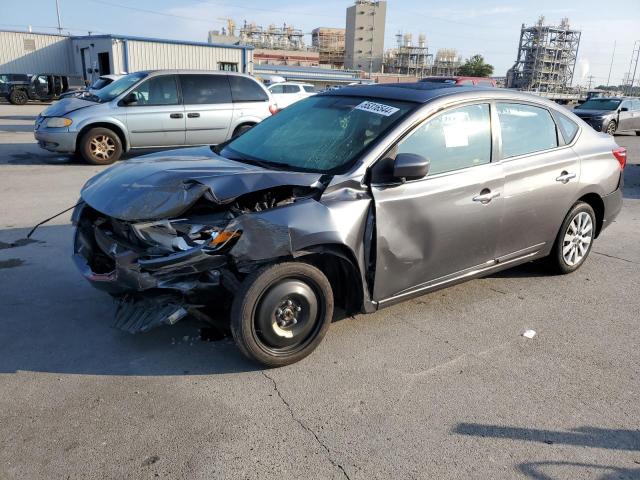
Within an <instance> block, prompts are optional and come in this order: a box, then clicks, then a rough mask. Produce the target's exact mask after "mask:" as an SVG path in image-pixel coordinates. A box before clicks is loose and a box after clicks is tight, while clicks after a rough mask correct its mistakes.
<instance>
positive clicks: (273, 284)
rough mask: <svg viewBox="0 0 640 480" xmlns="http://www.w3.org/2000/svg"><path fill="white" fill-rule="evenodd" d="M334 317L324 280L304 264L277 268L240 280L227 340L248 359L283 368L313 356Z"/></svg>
mask: <svg viewBox="0 0 640 480" xmlns="http://www.w3.org/2000/svg"><path fill="white" fill-rule="evenodd" d="M289 302H291V303H289ZM332 317H333V291H332V289H331V285H330V284H329V281H328V280H327V277H325V275H324V274H323V273H322V272H321V271H320V270H318V269H317V268H316V267H314V266H312V265H309V264H307V263H302V262H285V263H279V264H275V265H270V266H267V267H265V268H263V269H261V270H259V271H257V272H255V273H253V274H251V275H249V276H248V277H247V278H246V279H245V280H244V282H243V283H242V285H241V287H240V289H239V291H238V292H237V293H236V295H235V296H234V299H233V304H232V306H231V334H232V335H233V339H234V340H235V343H236V345H237V346H238V348H239V349H240V351H241V352H242V353H243V354H244V355H245V356H246V357H248V358H250V359H252V360H255V361H257V362H259V363H261V364H263V365H265V366H267V367H281V366H284V365H289V364H291V363H295V362H297V361H299V360H302V359H303V358H304V357H306V356H307V355H309V354H310V353H311V352H313V350H315V348H316V347H317V346H318V345H319V344H320V342H321V341H322V339H323V338H324V336H325V334H326V333H327V330H328V329H329V326H330V325H331V320H332Z"/></svg>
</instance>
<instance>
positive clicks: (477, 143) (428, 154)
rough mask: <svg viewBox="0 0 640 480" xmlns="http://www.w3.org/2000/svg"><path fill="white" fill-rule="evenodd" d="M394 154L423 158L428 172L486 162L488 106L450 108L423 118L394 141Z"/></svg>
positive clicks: (488, 141)
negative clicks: (396, 149) (424, 119)
mask: <svg viewBox="0 0 640 480" xmlns="http://www.w3.org/2000/svg"><path fill="white" fill-rule="evenodd" d="M398 153H413V154H417V155H421V156H423V157H425V158H426V159H427V160H429V162H430V166H429V175H435V174H438V173H443V172H450V171H453V170H459V169H461V168H467V167H473V166H475V165H483V164H485V163H489V162H490V161H491V121H490V115H489V105H488V104H484V103H483V104H479V105H467V106H464V107H459V108H454V109H452V110H448V111H446V112H443V113H441V114H439V115H437V116H436V117H434V118H432V119H430V120H427V121H426V122H425V123H423V124H422V125H420V126H419V127H418V128H416V129H415V130H414V131H413V132H412V133H411V134H410V135H409V136H408V137H407V138H405V139H404V140H402V141H401V142H400V143H399V144H398Z"/></svg>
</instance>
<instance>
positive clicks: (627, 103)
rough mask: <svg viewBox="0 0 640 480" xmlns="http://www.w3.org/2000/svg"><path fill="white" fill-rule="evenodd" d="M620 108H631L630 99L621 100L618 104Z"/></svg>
mask: <svg viewBox="0 0 640 480" xmlns="http://www.w3.org/2000/svg"><path fill="white" fill-rule="evenodd" d="M620 108H626V109H627V110H631V101H629V100H625V101H624V102H622V104H621V105H620Z"/></svg>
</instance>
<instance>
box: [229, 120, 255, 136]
mask: <svg viewBox="0 0 640 480" xmlns="http://www.w3.org/2000/svg"><path fill="white" fill-rule="evenodd" d="M254 125H255V124H253V123H252V124H249V125H239V126H238V127H236V129H235V130H234V131H233V135H232V136H231V138H236V137H239V136H240V135H242V134H243V133H245V132H247V131H249V130H251V128H253V126H254Z"/></svg>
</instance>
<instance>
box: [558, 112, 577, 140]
mask: <svg viewBox="0 0 640 480" xmlns="http://www.w3.org/2000/svg"><path fill="white" fill-rule="evenodd" d="M556 115H557V117H556V118H557V119H558V127H560V132H562V137H563V138H564V141H565V142H566V143H571V142H573V139H574V138H575V137H576V133H578V124H577V123H575V122H574V121H573V120H571V119H570V118H569V117H567V116H566V115H563V114H561V113H559V112H556Z"/></svg>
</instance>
